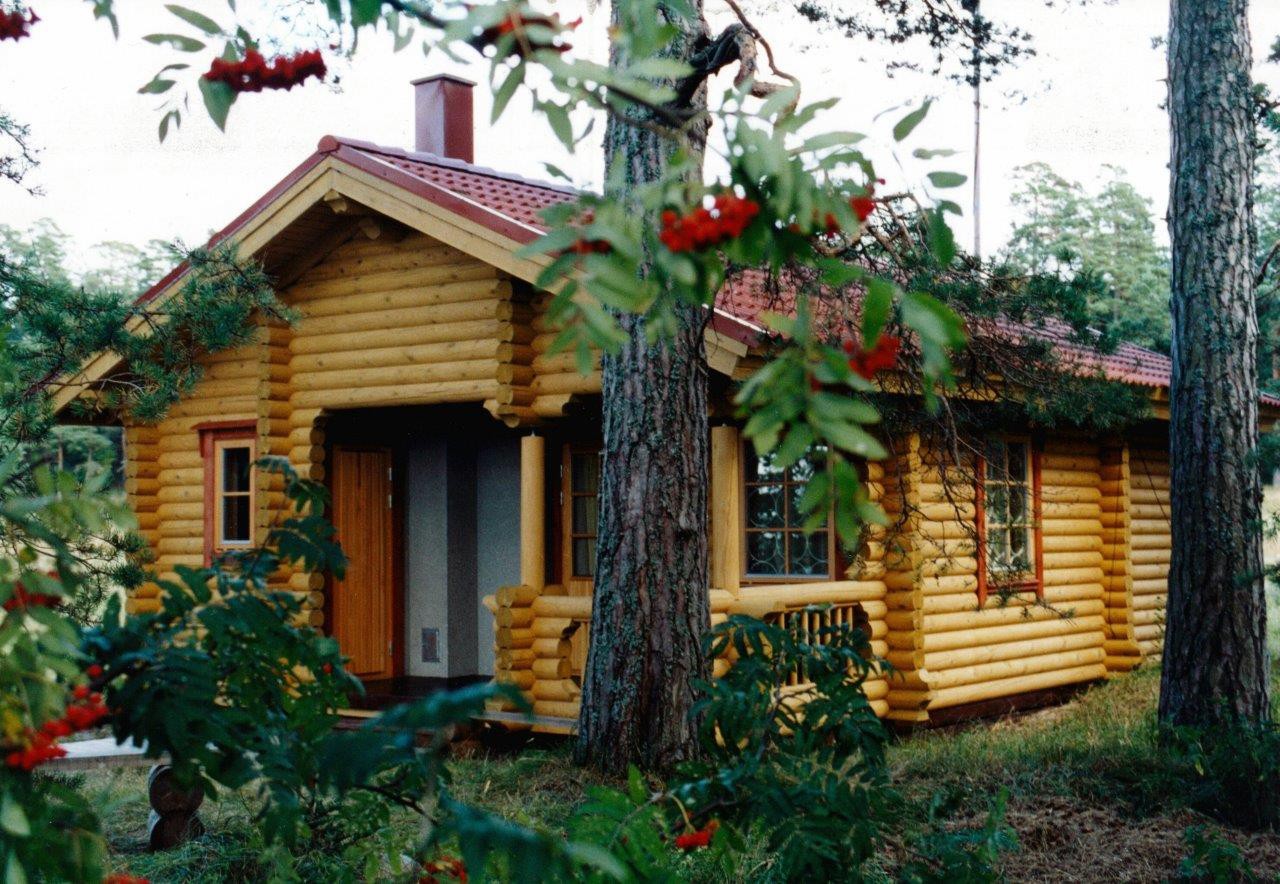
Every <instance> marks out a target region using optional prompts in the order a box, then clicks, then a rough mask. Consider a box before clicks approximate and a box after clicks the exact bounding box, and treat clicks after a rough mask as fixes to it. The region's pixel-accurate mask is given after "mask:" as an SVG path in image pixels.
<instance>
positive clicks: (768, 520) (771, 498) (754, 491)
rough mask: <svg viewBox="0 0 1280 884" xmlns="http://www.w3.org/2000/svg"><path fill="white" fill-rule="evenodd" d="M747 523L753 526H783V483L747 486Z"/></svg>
mask: <svg viewBox="0 0 1280 884" xmlns="http://www.w3.org/2000/svg"><path fill="white" fill-rule="evenodd" d="M747 524H748V525H750V526H751V527H752V528H780V527H782V525H783V518H782V486H781V485H754V486H748V487H747Z"/></svg>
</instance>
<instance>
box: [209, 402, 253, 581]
mask: <svg viewBox="0 0 1280 884" xmlns="http://www.w3.org/2000/svg"><path fill="white" fill-rule="evenodd" d="M196 429H197V430H198V431H199V433H200V455H201V457H202V458H203V459H204V559H205V564H209V563H210V562H212V561H213V558H214V556H216V555H217V554H219V553H223V552H227V551H229V550H235V549H248V548H249V547H251V546H253V540H254V538H253V523H254V503H255V496H256V488H255V486H256V481H255V479H256V476H255V472H256V471H255V469H254V466H253V463H254V460H256V455H257V442H256V436H257V433H256V430H255V424H254V422H252V421H225V422H219V423H210V424H202V425H200V426H198V427H197V428H196Z"/></svg>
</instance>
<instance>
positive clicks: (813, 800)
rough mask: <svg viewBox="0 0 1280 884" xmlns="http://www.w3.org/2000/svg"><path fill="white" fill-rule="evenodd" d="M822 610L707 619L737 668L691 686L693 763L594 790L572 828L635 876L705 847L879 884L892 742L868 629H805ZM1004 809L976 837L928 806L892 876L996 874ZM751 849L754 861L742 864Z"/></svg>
mask: <svg viewBox="0 0 1280 884" xmlns="http://www.w3.org/2000/svg"><path fill="white" fill-rule="evenodd" d="M825 610H826V608H825V607H823V606H817V607H814V608H810V609H806V610H805V612H804V614H803V616H800V617H795V618H792V620H791V623H790V624H789V625H786V626H784V625H778V624H772V623H768V622H764V621H762V620H758V619H755V618H751V617H731V618H730V619H729V620H728V621H727V622H726V623H724V624H721V625H720V626H718V627H716V628H715V629H714V630H713V631H712V634H711V636H710V639H709V642H708V646H707V653H708V654H709V655H710V656H711V657H713V658H715V657H720V656H722V655H724V654H726V653H728V654H729V655H731V656H732V657H734V658H735V663H734V665H733V667H732V668H731V669H730V670H729V671H728V672H727V673H726V674H725V675H724V676H723V677H722V678H719V679H717V680H715V681H714V682H712V683H710V684H704V685H702V690H703V699H702V700H700V701H699V703H698V704H697V706H696V707H695V710H694V714H695V716H697V720H698V728H699V731H698V732H699V736H700V743H701V748H702V752H703V756H702V758H701V759H700V760H698V761H694V762H690V763H687V764H685V765H683V766H681V767H680V768H679V769H678V770H677V772H676V774H675V776H673V777H672V778H671V781H670V782H669V783H668V784H667V787H666V788H665V789H651V788H650V787H649V786H648V784H647V783H646V782H645V780H644V778H643V777H642V776H641V775H640V774H639V773H638V772H635V771H632V773H631V776H630V779H629V783H628V787H627V789H625V790H619V789H610V788H604V787H600V788H597V789H594V790H592V792H591V800H590V801H589V802H588V803H587V804H586V805H585V806H584V807H583V808H582V809H581V811H580V813H579V814H578V815H577V817H575V819H574V821H573V824H572V831H573V833H574V835H575V836H576V837H579V838H582V839H583V840H588V841H591V842H593V843H595V844H597V845H600V846H602V847H603V848H605V849H606V850H609V851H611V852H613V853H614V854H615V855H616V856H617V857H618V858H619V859H620V860H621V861H622V862H623V863H624V865H625V866H626V869H627V872H628V875H629V877H630V878H632V879H635V880H660V881H668V880H669V881H675V880H686V879H687V878H688V871H687V869H686V868H685V867H684V866H682V865H681V864H682V862H684V861H685V860H684V856H683V855H682V852H681V851H688V852H694V851H698V852H702V853H701V855H702V857H703V862H704V864H705V868H707V869H716V870H718V871H719V873H720V877H721V879H722V880H723V879H728V880H732V879H737V878H742V877H748V876H749V877H751V878H752V879H754V880H779V881H799V880H806V879H808V880H815V881H819V880H821V881H825V880H869V879H870V880H874V879H885V878H886V873H885V871H884V869H883V868H882V865H883V864H884V860H885V857H884V855H883V854H884V847H885V844H886V842H887V838H888V836H889V835H890V834H891V833H894V832H901V831H902V830H904V829H905V828H907V825H906V824H907V823H908V821H909V820H910V818H911V810H912V809H911V807H910V805H908V804H907V803H906V802H905V801H904V800H903V798H902V797H901V796H900V795H899V794H898V792H897V791H896V790H895V789H894V788H893V787H892V785H891V783H890V778H889V767H888V764H887V762H886V749H887V746H888V742H889V736H888V734H887V732H886V731H885V729H884V726H883V725H882V724H881V723H880V720H879V718H878V717H877V716H876V714H875V711H874V710H873V709H872V708H871V704H870V703H869V702H868V700H867V698H866V694H865V692H864V690H863V683H864V682H865V680H866V678H867V676H868V675H869V674H870V672H871V663H870V655H869V653H868V651H869V649H868V643H867V637H866V634H865V632H864V631H863V630H861V629H859V628H857V627H851V626H848V625H831V626H823V627H821V628H819V629H818V630H816V631H811V630H810V629H809V628H808V627H807V625H806V624H808V623H811V622H813V621H814V620H815V619H816V620H818V621H819V622H825V619H826V618H825V617H824V612H825ZM795 675H798V676H799V677H798V678H795V679H793V678H792V677H793V676H795ZM792 680H794V681H796V682H798V684H796V685H795V686H793V687H791V688H780V686H781V685H786V684H788V683H789V682H790V681H792ZM940 806H941V805H940V803H937V802H935V806H934V807H935V809H936V810H939V811H940ZM1003 817H1004V803H1003V799H1001V800H1000V802H998V803H997V804H996V806H995V807H994V808H993V810H992V813H991V814H990V816H989V817H988V820H987V822H986V824H985V826H984V827H983V828H982V829H979V830H976V831H964V830H960V829H947V828H945V827H943V825H942V821H941V813H940V812H939V813H937V814H936V815H935V814H931V815H930V818H929V820H928V826H927V827H926V829H925V830H924V831H917V832H912V833H911V834H910V835H908V836H907V837H905V839H904V840H903V842H902V848H903V851H902V852H903V853H904V859H903V861H902V863H901V868H900V870H899V872H900V877H901V880H903V881H910V882H923V881H957V880H958V881H975V882H976V881H989V880H994V878H995V875H996V872H995V871H994V860H995V857H996V856H997V854H998V853H999V852H1000V851H1002V850H1006V849H1009V848H1011V847H1012V846H1014V845H1015V844H1016V841H1015V840H1014V839H1013V838H1012V835H1011V833H1010V832H1009V830H1008V828H1007V827H1006V826H1005V825H1004V822H1003ZM748 845H750V846H748ZM753 849H754V850H757V851H759V853H760V854H762V855H763V858H762V859H761V860H760V861H758V862H756V863H754V864H753V865H752V867H751V869H750V870H746V869H745V868H744V866H745V863H744V862H743V857H744V855H745V854H746V853H747V852H748V851H750V850H753Z"/></svg>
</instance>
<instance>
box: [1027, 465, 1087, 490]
mask: <svg viewBox="0 0 1280 884" xmlns="http://www.w3.org/2000/svg"><path fill="white" fill-rule="evenodd" d="M1040 484H1041V485H1042V486H1043V487H1045V488H1092V489H1096V488H1098V486H1099V478H1098V473H1097V472H1096V471H1094V470H1059V469H1052V468H1050V469H1045V468H1044V467H1043V466H1042V467H1041V469H1040Z"/></svg>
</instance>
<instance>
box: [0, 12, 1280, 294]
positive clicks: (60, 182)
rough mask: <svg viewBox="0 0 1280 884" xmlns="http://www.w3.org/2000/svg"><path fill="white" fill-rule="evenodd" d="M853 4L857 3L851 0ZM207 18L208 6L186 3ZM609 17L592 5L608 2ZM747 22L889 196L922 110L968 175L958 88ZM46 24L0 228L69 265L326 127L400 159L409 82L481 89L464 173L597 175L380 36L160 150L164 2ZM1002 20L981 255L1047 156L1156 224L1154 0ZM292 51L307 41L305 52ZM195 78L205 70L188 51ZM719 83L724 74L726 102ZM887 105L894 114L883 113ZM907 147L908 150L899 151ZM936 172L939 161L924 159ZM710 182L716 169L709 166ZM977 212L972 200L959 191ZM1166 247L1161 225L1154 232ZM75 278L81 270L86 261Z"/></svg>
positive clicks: (226, 193) (448, 65)
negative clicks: (896, 135) (28, 154)
mask: <svg viewBox="0 0 1280 884" xmlns="http://www.w3.org/2000/svg"><path fill="white" fill-rule="evenodd" d="M705 2H706V8H707V12H708V16H709V18H710V19H711V22H712V25H713V26H714V27H717V28H718V27H720V26H723V25H724V24H727V23H728V22H729V21H731V18H730V13H729V11H728V9H727V8H726V7H725V6H724V5H723V3H722V0H705ZM850 2H865V0H850ZM186 5H188V6H191V7H193V8H197V9H200V10H202V11H205V12H207V13H209V14H210V15H212V16H213V17H215V18H216V19H218V20H219V21H220V22H224V23H225V22H226V21H228V20H229V19H228V15H229V13H228V12H227V5H226V4H225V3H224V2H222V0H186ZM602 5H603V4H602ZM745 5H746V7H747V9H748V10H749V11H750V13H751V14H752V16H753V19H754V20H755V22H756V24H757V26H758V27H759V28H760V29H761V31H762V32H763V33H764V34H765V35H766V37H767V38H768V39H769V40H770V42H771V44H772V45H773V49H774V52H775V54H776V56H777V59H778V64H779V67H781V68H783V69H784V70H787V71H789V72H791V73H794V74H795V75H797V76H798V77H799V78H800V80H801V81H802V84H803V96H804V100H806V101H816V100H819V99H824V98H828V97H838V98H839V99H840V103H839V105H837V107H836V108H835V109H833V110H832V111H831V112H829V114H828V115H827V116H826V119H825V120H824V121H822V123H821V124H822V125H823V126H824V127H825V128H838V129H853V130H855V131H860V132H865V133H867V134H868V135H869V136H870V137H869V139H868V141H867V142H866V143H865V146H866V147H867V150H868V152H869V153H870V154H871V155H872V156H873V157H874V158H875V159H876V161H877V165H878V168H879V170H880V173H881V174H884V175H885V177H887V178H889V180H890V186H891V187H892V188H895V189H896V188H897V187H907V188H911V189H914V190H918V189H919V188H920V187H921V185H922V179H923V172H924V171H925V170H924V168H923V167H922V165H921V164H920V163H918V162H915V161H913V160H912V159H911V158H910V156H909V155H908V156H906V157H897V156H895V151H894V145H893V142H892V139H891V138H889V137H888V130H889V129H890V128H891V127H892V124H893V122H895V121H896V120H897V119H898V118H899V117H901V115H902V114H903V113H904V112H905V108H906V107H907V106H908V105H910V104H912V103H919V101H920V100H922V99H923V98H925V97H931V98H933V99H934V100H935V101H934V105H933V107H932V110H931V111H930V114H929V116H928V118H927V119H926V121H925V123H924V124H923V125H921V126H920V128H919V129H918V130H917V131H916V133H915V135H914V136H913V139H912V141H911V143H910V145H909V147H910V148H914V147H917V146H924V147H929V148H952V149H955V150H956V151H957V154H956V156H954V157H952V158H950V159H948V160H946V161H945V162H944V163H943V164H942V165H943V167H945V168H952V169H956V170H957V171H964V172H967V171H968V170H969V169H970V168H971V166H972V162H973V153H972V141H973V107H972V93H971V92H970V91H969V90H968V89H967V88H966V87H961V86H956V85H953V84H950V83H948V82H946V81H944V80H942V79H940V78H936V77H930V76H927V75H925V74H911V73H898V74H896V75H893V76H891V75H890V74H889V73H887V72H886V63H887V62H888V61H889V60H891V59H892V58H894V57H895V56H894V53H895V52H897V51H899V50H897V49H895V48H891V47H878V46H874V45H869V44H867V43H866V42H865V41H858V42H853V41H850V40H848V39H846V38H844V37H843V36H841V35H839V34H835V33H830V32H823V31H821V30H819V29H817V28H815V26H813V25H812V24H810V23H809V22H807V21H805V20H803V19H801V18H800V17H799V16H798V15H797V14H796V13H795V12H794V10H793V9H792V8H791V7H790V6H789V4H788V3H787V2H786V0H748V2H747V3H746V4H745ZM33 6H34V7H35V8H36V10H37V11H38V13H39V14H40V16H41V18H42V19H43V20H42V21H41V22H39V23H38V24H37V25H36V26H35V28H33V30H32V36H31V37H30V38H28V39H25V40H22V41H19V42H17V43H14V42H10V41H6V42H3V43H0V108H3V109H4V110H6V111H7V112H8V113H10V114H11V115H12V116H13V117H15V118H16V119H18V120H20V121H22V122H25V123H27V124H28V125H29V126H30V127H31V130H32V135H33V140H34V143H35V144H36V145H37V146H38V147H39V149H40V155H39V158H40V167H39V168H38V169H37V170H36V171H35V172H34V173H33V174H32V176H31V178H30V182H29V183H31V184H34V185H37V186H38V187H39V188H40V189H41V190H42V194H41V195H39V196H29V195H27V194H25V193H22V192H21V191H19V190H17V189H15V188H9V187H6V188H4V189H3V190H0V223H7V224H11V225H14V226H17V227H20V228H21V227H26V226H28V225H30V224H31V223H32V222H34V221H35V220H37V219H39V218H41V217H51V218H53V219H55V220H56V221H57V223H58V224H59V225H60V226H61V227H62V228H63V229H64V230H66V231H67V232H68V233H70V234H71V235H72V237H73V243H72V253H73V257H74V259H75V260H79V261H84V260H85V257H84V256H85V254H86V251H87V250H88V249H89V247H90V246H92V245H93V244H94V243H96V242H100V241H104V240H120V241H125V242H134V243H143V242H146V241H147V240H150V239H164V240H172V239H182V240H184V241H186V242H188V243H193V244H194V243H196V242H199V241H202V240H203V239H204V238H205V237H206V236H207V235H208V233H209V232H210V231H212V230H216V229H218V228H220V227H222V226H223V225H225V224H226V223H227V222H229V221H230V220H231V219H232V218H234V217H235V216H236V215H238V214H239V213H240V212H241V211H243V210H244V209H245V208H246V207H248V206H249V205H250V204H251V203H252V202H253V201H254V200H256V199H257V198H258V197H259V196H260V195H261V194H262V193H264V192H265V191H267V190H268V189H270V187H271V186H272V185H273V184H274V183H275V182H276V181H278V180H279V179H280V178H282V177H283V176H284V175H285V174H286V173H287V172H288V171H289V170H290V169H292V168H293V167H294V166H296V165H297V164H298V163H300V162H301V161H302V160H303V159H305V158H306V157H307V156H308V155H309V154H310V153H311V152H312V150H314V148H315V145H316V143H317V142H318V141H319V139H320V137H321V136H322V135H325V134H327V133H331V134H335V135H343V136H349V137H354V138H360V139H363V140H366V141H373V142H377V143H380V144H386V145H392V146H404V147H408V146H411V143H412V139H413V105H412V91H411V88H410V86H409V81H410V80H412V79H415V78H417V77H421V76H425V75H427V74H433V73H439V72H449V73H454V74H459V75H462V76H465V77H468V78H470V79H472V80H476V81H478V82H480V83H481V87H480V88H479V89H477V90H476V120H477V133H476V161H477V162H478V163H480V164H481V165H486V166H491V167H495V168H499V169H504V170H508V171H513V172H517V173H520V174H523V175H527V176H530V177H535V178H545V177H547V173H546V172H545V170H544V168H543V163H544V162H550V163H554V164H556V165H557V166H559V167H561V168H563V169H565V170H566V171H568V172H569V173H570V174H571V175H572V176H573V177H574V178H575V180H576V181H577V183H580V184H583V185H587V186H590V185H592V184H593V183H595V182H598V181H599V178H600V172H601V166H602V157H601V153H600V150H599V143H600V142H599V137H598V136H594V135H593V136H591V137H590V138H589V139H588V140H587V141H585V142H583V143H582V144H581V145H580V146H579V148H578V151H577V154H576V155H575V156H569V155H567V154H566V152H565V150H564V149H563V148H561V147H560V146H559V144H558V143H557V142H556V141H555V139H554V137H553V136H552V135H551V134H550V132H549V131H548V130H547V129H546V127H545V124H543V123H542V122H541V120H540V119H538V118H535V117H534V116H533V115H532V113H531V112H530V110H529V107H528V103H527V102H525V101H522V99H521V98H520V97H517V98H516V99H515V101H513V102H512V106H511V107H510V108H509V109H508V110H507V112H506V113H505V114H504V115H503V117H502V118H501V119H500V120H499V121H498V122H497V123H495V124H493V125H490V124H489V109H490V101H489V98H488V93H487V89H486V88H485V86H484V84H485V83H486V81H487V76H488V71H487V63H480V64H471V65H468V64H459V63H456V62H453V61H450V60H448V59H445V58H443V57H442V56H440V55H438V54H435V55H432V56H427V57H424V55H423V53H422V51H421V50H420V49H419V48H418V46H417V44H415V45H413V46H410V47H409V48H408V49H405V50H404V51H402V52H400V53H393V52H392V51H391V43H390V40H389V38H387V37H386V35H385V34H384V35H379V37H378V38H375V39H371V40H366V41H365V42H363V43H362V45H361V47H360V49H359V51H358V52H357V53H356V55H355V58H354V59H353V60H352V61H350V62H344V63H341V64H340V65H339V66H337V67H336V68H335V70H334V72H333V73H335V74H336V75H337V76H336V77H333V76H331V78H330V79H331V80H337V82H329V83H326V84H318V83H315V82H314V81H312V82H310V83H309V84H308V85H306V86H305V87H303V88H301V89H296V90H294V91H292V92H289V93H262V94H257V95H246V96H243V97H242V98H241V100H240V101H239V102H238V103H237V104H236V106H235V107H234V108H233V110H232V114H231V119H230V122H229V124H228V127H227V131H226V132H225V133H222V132H219V131H218V130H217V128H216V127H215V126H214V125H213V123H212V122H211V121H210V120H209V119H208V117H207V115H205V113H204V112H203V109H202V108H201V107H200V105H199V99H198V97H196V98H194V101H193V106H192V108H191V113H189V114H188V116H187V119H186V120H185V122H184V124H183V126H182V128H181V129H180V130H179V131H177V132H176V133H171V134H170V136H169V138H168V139H167V140H166V141H165V142H164V143H163V144H162V143H160V141H159V140H158V138H157V132H156V129H157V125H158V123H159V121H160V116H161V114H160V112H159V110H158V108H159V106H160V102H159V101H158V100H157V98H156V97H155V96H144V95H139V94H137V89H138V87H139V86H141V85H142V84H143V83H145V82H147V80H149V79H150V78H151V76H152V75H153V74H154V73H155V72H156V71H157V70H159V68H160V67H162V66H163V65H165V64H168V63H170V62H172V61H175V60H178V58H179V54H178V53H176V52H174V51H173V50H171V49H168V48H164V47H157V46H154V45H152V44H150V43H147V42H144V41H143V40H142V39H141V37H142V35H144V34H148V33H154V32H164V31H173V30H182V31H184V32H188V33H190V32H191V31H190V28H186V27H184V26H182V25H181V24H180V23H179V22H178V21H177V20H176V19H175V18H173V16H172V15H171V14H169V13H168V12H167V11H165V9H164V8H163V4H162V3H160V2H158V0H116V7H117V10H118V13H119V18H120V22H121V35H120V38H119V40H115V39H113V38H112V36H111V32H110V29H109V27H108V26H107V25H106V24H105V23H103V22H97V21H95V20H94V19H93V17H92V15H91V13H90V7H89V5H88V4H87V3H85V2H84V0H43V2H40V3H38V4H36V3H34V2H33ZM547 6H548V8H554V9H556V10H557V11H559V12H560V14H561V15H562V17H564V18H565V19H572V18H574V17H576V16H577V15H579V14H585V17H586V20H585V21H584V23H583V24H582V26H580V28H579V30H578V32H577V33H576V34H575V37H574V43H575V50H576V51H577V52H580V53H583V54H585V55H587V56H589V57H593V58H597V59H603V58H604V56H605V53H606V50H607V43H606V35H605V31H604V21H605V11H606V9H607V7H605V8H604V9H595V10H592V9H590V8H588V7H587V5H586V3H585V2H578V0H562V2H560V3H555V4H550V3H549V4H547ZM239 8H240V9H241V10H242V13H246V14H247V15H249V16H251V17H252V16H254V15H259V16H261V15H264V14H270V10H271V8H272V7H271V6H270V4H267V3H265V2H264V0H240V3H239ZM984 8H986V9H987V10H988V13H989V14H990V15H991V16H992V17H993V18H995V19H997V20H1004V19H1007V17H1008V16H1010V15H1012V14H1014V11H1015V10H1016V12H1017V14H1018V15H1019V16H1020V17H1021V18H1020V21H1021V23H1022V24H1023V25H1024V26H1025V27H1026V28H1027V29H1028V30H1029V31H1031V32H1032V33H1033V34H1034V35H1035V38H1036V39H1035V44H1034V45H1035V47H1036V51H1037V55H1036V56H1035V57H1033V58H1029V59H1026V60H1024V61H1022V62H1020V63H1019V64H1018V65H1017V67H1016V68H1014V69H1012V70H1006V72H1005V73H1003V74H1002V75H1001V76H1000V77H999V78H998V79H997V80H996V81H995V82H994V83H992V84H990V85H989V86H987V87H986V88H985V93H984V108H983V144H982V213H981V226H982V244H983V249H984V251H985V252H990V251H992V250H993V249H995V248H998V247H999V246H1000V245H1001V244H1002V243H1003V242H1004V241H1005V240H1006V239H1007V237H1008V235H1009V231H1010V230H1011V227H1012V224H1013V223H1014V221H1015V220H1016V216H1015V213H1014V211H1013V209H1012V208H1011V206H1010V202H1009V196H1010V193H1011V191H1012V189H1013V187H1014V184H1015V175H1014V170H1015V169H1016V168H1017V167H1019V166H1021V165H1025V164H1027V163H1031V162H1044V163H1048V164H1049V165H1050V166H1052V167H1053V168H1054V169H1055V170H1056V171H1058V172H1059V173H1061V174H1062V175H1064V176H1066V177H1068V178H1071V179H1076V180H1081V181H1084V182H1096V181H1098V180H1100V178H1101V177H1102V176H1104V175H1106V174H1107V173H1106V171H1105V167H1107V166H1115V167H1118V168H1120V169H1123V170H1125V173H1126V174H1127V176H1128V178H1129V179H1130V180H1131V181H1132V182H1133V183H1134V184H1135V186H1136V187H1137V188H1138V189H1139V191H1141V192H1142V193H1144V194H1145V195H1147V196H1148V197H1149V198H1150V199H1151V200H1152V203H1153V209H1154V211H1155V214H1156V216H1157V218H1162V217H1163V214H1164V209H1165V202H1166V199H1167V189H1168V170H1167V162H1168V149H1169V147H1168V120H1167V117H1166V115H1165V113H1164V111H1163V110H1162V108H1161V103H1162V101H1163V98H1164V94H1165V90H1164V83H1163V78H1164V75H1165V69H1164V55H1163V51H1162V50H1161V49H1160V48H1158V47H1153V45H1152V41H1153V39H1154V38H1157V37H1161V36H1162V35H1163V34H1164V32H1165V29H1166V25H1167V12H1168V0H1113V2H1109V3H1108V2H1098V0H1094V2H1093V3H1092V4H1090V5H1087V6H1085V7H1083V8H1081V7H1079V6H1076V5H1074V4H1071V3H1063V2H1062V0H1059V2H1058V3H1057V4H1055V5H1054V7H1053V8H1046V7H1044V6H1042V5H1041V4H1040V3H1038V2H1032V0H987V3H986V4H984ZM1251 26H1252V30H1253V42H1254V54H1255V56H1256V57H1258V58H1259V59H1261V57H1262V56H1264V55H1265V54H1266V52H1265V50H1266V48H1267V47H1268V46H1269V45H1270V44H1271V42H1272V40H1274V38H1275V37H1276V35H1280V3H1274V2H1265V3H1264V2H1257V0H1255V3H1254V4H1253V11H1252V14H1251ZM300 48H301V47H300ZM193 59H194V60H193V67H197V66H203V65H204V64H207V58H205V57H204V56H203V55H198V56H193ZM1258 75H1259V76H1265V77H1266V78H1268V79H1269V80H1270V81H1271V82H1273V83H1274V82H1277V81H1280V66H1277V65H1269V66H1265V67H1264V66H1262V65H1261V64H1259V68H1258ZM729 79H730V76H721V77H720V78H719V81H720V82H719V83H718V84H716V85H719V86H720V88H724V86H727V85H728V81H729ZM895 108H896V110H892V111H891V109H895ZM599 131H601V130H600V128H599V127H598V128H597V132H599ZM906 153H908V154H909V151H907V152H906ZM934 167H938V166H937V165H936V164H935V166H934ZM709 171H710V172H714V171H715V166H714V163H713V164H712V165H711V166H710V167H709ZM956 194H959V195H962V198H961V199H960V200H959V201H960V202H962V203H964V204H965V206H966V211H967V212H968V208H969V206H970V204H971V194H969V193H968V192H967V191H957V192H956ZM1158 226H1159V229H1160V231H1161V235H1162V236H1163V235H1164V234H1163V223H1162V222H1161V223H1160V224H1159V225H1158ZM972 228H973V219H972V217H971V214H970V215H968V216H967V217H965V218H964V219H962V220H961V221H960V222H959V228H958V234H959V236H960V239H961V241H962V243H964V244H966V245H969V244H971V243H972V239H973V235H972V233H973V231H972ZM80 269H84V268H83V267H81V268H80Z"/></svg>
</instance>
